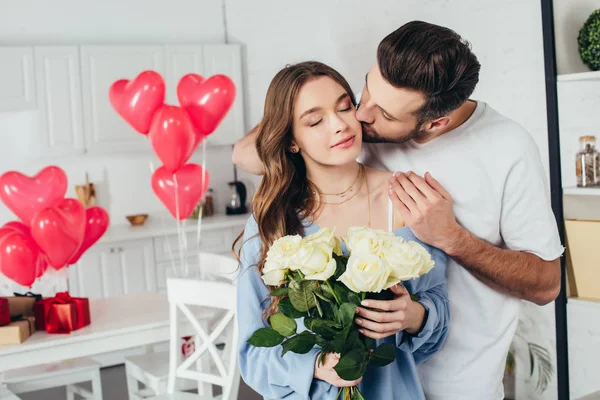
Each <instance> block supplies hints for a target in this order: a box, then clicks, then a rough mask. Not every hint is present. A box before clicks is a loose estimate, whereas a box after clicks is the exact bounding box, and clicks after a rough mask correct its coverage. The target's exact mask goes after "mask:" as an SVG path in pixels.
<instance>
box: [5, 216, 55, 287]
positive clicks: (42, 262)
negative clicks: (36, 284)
mask: <svg viewBox="0 0 600 400" xmlns="http://www.w3.org/2000/svg"><path fill="white" fill-rule="evenodd" d="M5 229H8V230H12V231H15V232H20V233H22V234H24V235H25V236H26V237H28V238H29V239H31V240H32V241H33V237H32V236H31V230H30V229H29V227H28V226H27V225H25V224H23V223H22V222H19V221H10V222H7V223H6V224H4V226H3V227H2V229H0V231H2V230H5ZM34 243H35V241H34ZM35 247H36V249H37V251H38V252H39V256H38V260H37V264H36V271H37V273H36V278H39V277H40V276H42V275H44V272H46V269H48V260H46V255H45V254H44V252H43V251H42V249H40V248H39V246H38V245H37V243H36V244H35Z"/></svg>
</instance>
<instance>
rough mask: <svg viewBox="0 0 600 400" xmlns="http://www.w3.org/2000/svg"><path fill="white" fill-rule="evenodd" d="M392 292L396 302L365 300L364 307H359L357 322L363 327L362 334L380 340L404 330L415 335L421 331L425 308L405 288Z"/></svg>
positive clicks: (399, 286)
mask: <svg viewBox="0 0 600 400" xmlns="http://www.w3.org/2000/svg"><path fill="white" fill-rule="evenodd" d="M391 290H392V292H393V293H394V294H395V295H396V298H395V299H394V300H364V301H363V302H362V305H363V306H364V307H357V309H356V314H358V317H357V318H356V320H355V322H356V323H357V324H358V325H359V326H360V327H361V328H360V329H359V331H360V333H362V334H363V335H365V336H368V337H370V338H372V339H376V340H378V339H382V338H385V337H388V336H391V335H395V334H396V333H398V332H400V331H403V330H405V331H406V332H408V333H410V334H413V335H414V334H416V333H418V332H419V331H420V330H421V327H422V326H423V319H424V318H425V308H424V307H423V306H422V305H421V304H420V303H418V302H415V301H412V299H411V298H410V294H409V293H408V291H407V290H406V288H405V287H404V286H401V285H396V286H392V287H391ZM366 307H368V308H366ZM376 309H377V310H383V311H375V310H376Z"/></svg>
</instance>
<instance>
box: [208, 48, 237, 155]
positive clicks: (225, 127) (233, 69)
mask: <svg viewBox="0 0 600 400" xmlns="http://www.w3.org/2000/svg"><path fill="white" fill-rule="evenodd" d="M203 47H204V74H205V76H206V77H209V76H211V75H215V74H224V75H227V76H228V77H229V78H231V80H233V82H234V83H235V87H236V97H235V102H234V103H233V106H232V107H231V110H229V113H228V114H227V116H226V117H225V118H224V119H223V121H222V122H221V124H220V125H219V127H218V128H217V129H216V130H215V132H213V133H212V134H211V135H210V136H209V137H208V141H207V144H209V145H233V144H235V142H236V141H238V140H239V139H241V138H242V137H243V136H244V134H245V132H246V127H245V123H244V88H243V80H242V53H241V47H240V46H239V45H231V44H228V45H217V44H214V45H205V46H203Z"/></svg>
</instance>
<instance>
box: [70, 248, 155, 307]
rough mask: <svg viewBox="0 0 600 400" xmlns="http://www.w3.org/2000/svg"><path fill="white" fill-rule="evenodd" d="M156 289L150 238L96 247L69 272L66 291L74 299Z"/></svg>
mask: <svg viewBox="0 0 600 400" xmlns="http://www.w3.org/2000/svg"><path fill="white" fill-rule="evenodd" d="M156 290H157V287H156V268H155V263H154V254H153V246H152V240H151V239H139V240H131V241H122V242H116V243H106V244H98V245H96V246H94V247H93V248H92V249H90V250H89V251H88V252H86V253H85V254H84V255H83V256H82V257H81V259H80V261H79V262H78V263H77V265H75V266H73V267H71V268H70V270H69V291H70V292H71V294H73V295H75V296H83V297H89V298H100V297H111V296H119V295H123V294H131V293H140V292H154V291H156Z"/></svg>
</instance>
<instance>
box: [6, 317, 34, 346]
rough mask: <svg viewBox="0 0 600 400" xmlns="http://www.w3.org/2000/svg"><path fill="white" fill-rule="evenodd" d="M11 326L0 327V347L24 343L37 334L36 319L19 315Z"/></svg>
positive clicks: (13, 319) (13, 318)
mask: <svg viewBox="0 0 600 400" xmlns="http://www.w3.org/2000/svg"><path fill="white" fill-rule="evenodd" d="M11 320H12V322H11V323H10V324H9V325H6V326H1V327H0V345H5V344H19V343H23V342H24V341H25V340H26V339H27V338H28V337H29V336H31V335H33V332H35V318H33V317H24V316H22V315H17V316H14V317H11Z"/></svg>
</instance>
